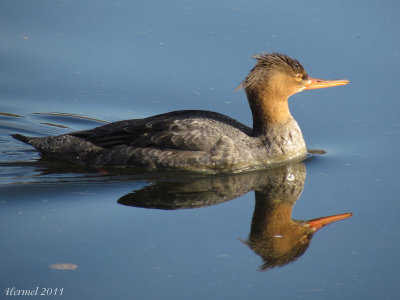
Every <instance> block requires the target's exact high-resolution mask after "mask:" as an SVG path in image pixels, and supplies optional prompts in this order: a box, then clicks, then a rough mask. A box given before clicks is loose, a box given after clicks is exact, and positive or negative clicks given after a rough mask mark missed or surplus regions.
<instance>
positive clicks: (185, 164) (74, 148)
mask: <svg viewBox="0 0 400 300" xmlns="http://www.w3.org/2000/svg"><path fill="white" fill-rule="evenodd" d="M254 58H255V59H256V60H257V63H256V65H255V67H254V68H253V69H252V70H251V71H250V73H249V75H248V76H247V77H246V79H245V80H244V81H243V82H242V83H241V85H240V86H239V87H241V88H243V89H244V90H245V91H246V94H247V98H248V101H249V105H250V108H251V111H252V114H253V128H250V127H248V126H246V125H244V124H241V123H239V122H238V121H236V120H234V119H232V118H229V117H227V116H224V115H221V114H219V113H216V112H211V111H202V110H183V111H173V112H169V113H166V114H161V115H155V116H152V117H148V118H144V119H132V120H125V121H119V122H114V123H111V124H107V125H103V126H100V127H97V128H94V129H92V130H84V131H78V132H72V133H69V134H63V135H59V136H50V137H42V138H41V137H27V136H23V135H19V134H16V135H13V136H14V137H15V138H16V139H18V140H21V141H23V142H25V143H28V144H31V145H32V146H34V147H35V148H36V149H37V150H39V151H40V152H41V154H42V156H43V157H47V158H53V159H58V160H66V161H72V162H75V163H78V164H80V165H85V166H94V167H100V166H113V167H134V168H144V169H164V170H168V169H175V170H191V171H203V172H210V173H218V172H240V171H245V170H249V169H259V168H266V167H270V166H271V164H274V163H282V162H285V161H289V160H293V159H299V160H300V159H302V158H304V157H305V156H306V154H307V149H306V145H305V142H304V139H303V135H302V133H301V130H300V128H299V126H298V124H297V122H296V121H295V120H294V119H293V117H292V116H291V114H290V112H289V107H288V101H287V100H288V98H289V97H290V96H291V95H293V94H295V93H298V92H301V91H303V90H307V89H317V88H325V87H331V86H339V85H345V84H348V83H349V81H348V80H322V79H315V78H312V77H310V76H308V74H307V72H306V71H305V70H304V68H303V66H302V65H301V64H300V63H299V62H298V61H297V60H296V59H292V58H290V57H288V56H286V55H283V54H278V53H272V54H271V53H260V54H258V55H255V56H254Z"/></svg>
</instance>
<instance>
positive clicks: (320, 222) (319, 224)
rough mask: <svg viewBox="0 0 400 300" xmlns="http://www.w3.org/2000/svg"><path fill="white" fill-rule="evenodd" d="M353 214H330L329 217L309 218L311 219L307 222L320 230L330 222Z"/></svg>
mask: <svg viewBox="0 0 400 300" xmlns="http://www.w3.org/2000/svg"><path fill="white" fill-rule="evenodd" d="M352 215H353V214H352V213H345V214H340V215H334V216H329V217H322V218H318V219H313V220H309V221H307V224H308V225H309V226H310V227H311V228H314V229H315V230H318V229H321V228H322V227H324V226H326V225H328V224H330V223H333V222H336V221H340V220H344V219H347V218H350V217H351V216H352Z"/></svg>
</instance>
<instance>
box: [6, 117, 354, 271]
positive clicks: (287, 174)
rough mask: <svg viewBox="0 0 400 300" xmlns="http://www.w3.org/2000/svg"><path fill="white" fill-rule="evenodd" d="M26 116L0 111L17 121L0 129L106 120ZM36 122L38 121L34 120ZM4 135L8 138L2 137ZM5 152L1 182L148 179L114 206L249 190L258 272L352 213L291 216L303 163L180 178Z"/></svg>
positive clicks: (201, 201) (189, 203) (198, 200)
mask: <svg viewBox="0 0 400 300" xmlns="http://www.w3.org/2000/svg"><path fill="white" fill-rule="evenodd" d="M31 116H33V117H34V118H39V122H40V125H37V126H36V127H35V126H33V127H32V126H29V123H30V122H31V121H30V120H29V119H26V118H24V116H22V115H16V114H8V113H0V120H1V118H3V119H4V118H6V119H7V121H8V124H10V120H9V119H10V118H11V119H12V120H14V119H17V120H16V121H17V123H18V124H19V125H18V126H15V127H14V128H13V127H11V128H10V127H8V128H5V127H4V124H3V125H2V124H1V123H0V129H2V131H3V132H4V131H6V133H7V134H9V133H15V132H23V133H26V132H32V133H34V134H36V135H38V134H39V135H44V134H48V133H49V131H50V133H51V134H60V131H61V130H63V129H64V128H68V130H70V129H71V128H74V129H82V127H85V126H92V127H93V125H98V124H99V123H106V122H105V121H101V120H98V119H93V118H88V117H84V116H79V115H73V114H64V113H45V114H42V113H36V114H32V115H31ZM35 121H36V123H37V121H38V120H35ZM11 125H12V122H11ZM14 125H15V124H14ZM41 126H45V127H41ZM49 128H50V130H49ZM6 129H7V130H6ZM61 133H62V132H61ZM7 139H11V137H8V136H7ZM9 142H10V143H11V147H13V145H15V143H19V142H17V141H10V140H9ZM8 150H9V151H7V149H5V150H3V151H2V156H3V161H0V166H1V169H2V170H3V171H0V178H2V177H3V180H2V181H3V183H20V182H26V181H28V182H29V181H30V182H32V181H33V182H34V183H38V184H40V183H43V182H58V183H60V182H63V181H68V182H72V183H74V182H76V183H78V182H82V181H83V182H95V183H102V182H110V181H128V182H135V181H136V182H138V181H142V182H143V181H147V182H150V183H151V184H150V185H148V186H145V187H143V188H141V189H139V190H136V191H134V192H132V193H129V194H127V195H125V196H123V197H121V198H120V199H119V200H118V203H119V204H122V205H126V206H132V207H140V208H149V209H161V210H178V209H190V208H191V209H194V208H201V207H206V206H212V205H216V204H219V203H222V202H226V201H230V200H233V199H235V198H238V197H240V196H242V195H244V194H246V193H248V192H250V191H254V192H255V209H254V213H253V219H252V222H251V229H250V234H249V236H248V238H247V240H245V241H242V242H243V244H245V245H247V246H248V247H249V248H250V249H252V250H253V251H254V252H255V253H256V254H257V255H259V256H260V257H261V258H262V259H263V261H264V263H263V265H262V266H261V267H260V270H268V269H271V268H274V267H278V266H284V265H286V264H288V263H291V262H293V261H295V260H296V259H298V258H299V257H300V256H301V255H303V254H304V253H305V251H306V250H307V249H308V247H309V245H310V242H311V239H312V237H313V235H314V233H315V232H316V231H317V230H319V229H321V228H322V227H324V226H325V225H327V224H330V223H332V222H334V221H338V220H343V219H346V218H349V217H351V215H352V214H351V213H345V214H340V215H334V216H329V217H323V218H318V219H312V220H293V219H292V209H293V206H294V204H295V203H296V201H297V200H298V199H299V198H300V196H301V194H302V191H303V188H304V183H305V179H306V167H305V164H304V163H302V162H296V163H291V164H287V165H281V166H277V167H275V168H272V169H268V170H263V171H253V172H247V173H240V174H225V175H218V176H210V175H201V174H189V173H184V176H183V173H182V172H165V171H164V172H147V173H143V172H136V173H133V172H132V170H124V169H117V170H116V169H111V170H109V169H101V168H100V169H94V168H93V169H91V168H86V167H85V168H84V167H80V166H75V165H71V164H69V163H63V162H55V161H46V160H42V159H37V158H38V154H37V153H36V151H34V150H32V149H31V147H30V146H26V145H22V144H18V147H17V148H15V149H13V150H10V149H8ZM14 152H15V153H14ZM310 154H324V151H323V150H311V151H310ZM33 155H35V156H33ZM4 156H5V159H6V161H4ZM11 158H14V159H11ZM7 159H8V161H7ZM6 177H7V178H6Z"/></svg>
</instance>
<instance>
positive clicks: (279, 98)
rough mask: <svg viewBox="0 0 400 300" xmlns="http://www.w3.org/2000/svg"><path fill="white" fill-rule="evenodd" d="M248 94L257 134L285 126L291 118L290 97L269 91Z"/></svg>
mask: <svg viewBox="0 0 400 300" xmlns="http://www.w3.org/2000/svg"><path fill="white" fill-rule="evenodd" d="M246 92H247V98H248V100H249V105H250V108H251V112H252V114H253V132H254V133H255V134H262V133H264V132H266V130H267V129H268V128H269V127H271V126H273V125H279V124H284V123H286V122H287V121H288V119H289V118H290V117H291V115H290V111H289V105H288V101H287V98H288V96H286V95H284V94H282V93H277V92H274V91H273V90H269V89H264V90H262V91H255V92H253V91H246Z"/></svg>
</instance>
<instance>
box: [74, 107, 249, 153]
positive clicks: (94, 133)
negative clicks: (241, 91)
mask: <svg viewBox="0 0 400 300" xmlns="http://www.w3.org/2000/svg"><path fill="white" fill-rule="evenodd" d="M240 131H241V132H242V134H243V133H246V134H249V133H250V128H248V127H247V126H245V125H243V124H241V123H239V122H237V121H236V120H234V119H231V118H229V117H227V116H224V115H221V114H218V113H214V112H208V111H175V112H170V113H167V114H162V115H156V116H152V117H149V118H145V119H132V120H126V121H119V122H114V123H111V124H107V125H103V126H100V127H97V128H94V129H92V130H85V131H79V132H74V133H71V135H73V136H77V137H81V138H83V139H85V140H88V141H90V142H91V143H93V144H94V145H96V146H99V147H103V148H110V147H114V146H119V145H127V146H131V147H138V148H159V149H166V148H168V149H178V150H192V151H197V150H199V151H209V150H210V149H211V148H212V147H213V146H214V145H215V143H216V142H217V141H218V140H219V139H220V138H221V137H222V136H225V135H230V134H231V135H234V134H235V133H236V134H238V132H240Z"/></svg>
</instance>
